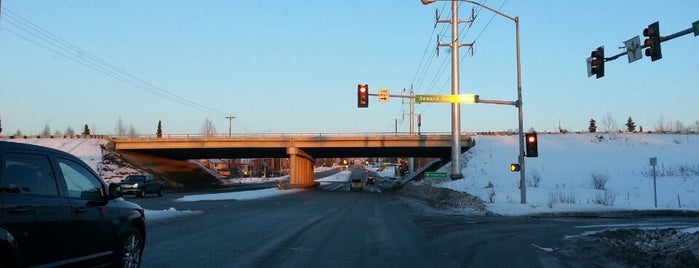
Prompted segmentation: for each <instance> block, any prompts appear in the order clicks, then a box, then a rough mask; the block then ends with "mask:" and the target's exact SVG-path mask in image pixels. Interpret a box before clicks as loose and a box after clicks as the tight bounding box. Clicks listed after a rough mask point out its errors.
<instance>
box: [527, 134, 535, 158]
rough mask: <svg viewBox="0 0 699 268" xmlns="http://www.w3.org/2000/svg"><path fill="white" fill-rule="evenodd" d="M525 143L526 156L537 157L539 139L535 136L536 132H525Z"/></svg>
mask: <svg viewBox="0 0 699 268" xmlns="http://www.w3.org/2000/svg"><path fill="white" fill-rule="evenodd" d="M524 140H525V143H526V156H527V157H538V156H539V148H538V147H539V146H538V143H539V141H538V140H537V138H536V133H527V134H526V135H525V139H524Z"/></svg>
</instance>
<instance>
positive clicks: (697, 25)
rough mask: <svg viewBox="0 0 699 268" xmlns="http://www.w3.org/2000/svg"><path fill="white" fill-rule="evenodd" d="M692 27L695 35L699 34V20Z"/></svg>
mask: <svg viewBox="0 0 699 268" xmlns="http://www.w3.org/2000/svg"><path fill="white" fill-rule="evenodd" d="M692 29H694V36H697V35H699V20H698V21H695V22H693V23H692Z"/></svg>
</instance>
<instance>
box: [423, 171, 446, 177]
mask: <svg viewBox="0 0 699 268" xmlns="http://www.w3.org/2000/svg"><path fill="white" fill-rule="evenodd" d="M446 177H447V173H446V172H425V178H446Z"/></svg>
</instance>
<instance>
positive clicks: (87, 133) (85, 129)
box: [82, 124, 90, 136]
mask: <svg viewBox="0 0 699 268" xmlns="http://www.w3.org/2000/svg"><path fill="white" fill-rule="evenodd" d="M82 135H83V136H90V128H89V127H87V124H85V127H84V128H83V134H82Z"/></svg>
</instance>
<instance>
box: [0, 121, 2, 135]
mask: <svg viewBox="0 0 699 268" xmlns="http://www.w3.org/2000/svg"><path fill="white" fill-rule="evenodd" d="M0 133H2V118H0Z"/></svg>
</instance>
